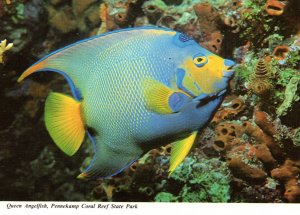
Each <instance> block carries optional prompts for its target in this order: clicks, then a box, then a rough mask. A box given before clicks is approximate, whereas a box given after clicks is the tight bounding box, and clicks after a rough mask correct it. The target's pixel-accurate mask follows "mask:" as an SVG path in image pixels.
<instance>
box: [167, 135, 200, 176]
mask: <svg viewBox="0 0 300 215" xmlns="http://www.w3.org/2000/svg"><path fill="white" fill-rule="evenodd" d="M197 133H198V132H197V131H194V132H193V133H192V134H191V135H190V136H188V137H187V138H185V139H183V140H179V141H177V142H175V143H173V146H172V149H171V158H170V167H169V176H170V175H171V174H172V173H173V171H174V170H175V169H176V167H177V166H178V165H179V164H181V162H182V161H183V160H184V158H185V157H186V156H187V155H188V153H189V152H190V150H191V148H192V146H193V144H194V142H195V139H196V136H197Z"/></svg>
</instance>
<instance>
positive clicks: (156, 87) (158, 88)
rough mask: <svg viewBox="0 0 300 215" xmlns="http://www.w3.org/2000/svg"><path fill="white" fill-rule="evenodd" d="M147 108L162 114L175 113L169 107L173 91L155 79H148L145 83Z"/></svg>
mask: <svg viewBox="0 0 300 215" xmlns="http://www.w3.org/2000/svg"><path fill="white" fill-rule="evenodd" d="M143 87H144V95H145V101H146V106H147V108H148V109H149V110H151V111H153V112H156V113H160V114H170V113H173V110H172V108H171V107H170V105H169V98H170V96H171V95H172V94H173V93H174V91H173V90H171V89H170V88H168V87H167V86H165V85H164V84H162V83H160V82H159V81H156V80H153V79H146V80H145V81H144V83H143Z"/></svg>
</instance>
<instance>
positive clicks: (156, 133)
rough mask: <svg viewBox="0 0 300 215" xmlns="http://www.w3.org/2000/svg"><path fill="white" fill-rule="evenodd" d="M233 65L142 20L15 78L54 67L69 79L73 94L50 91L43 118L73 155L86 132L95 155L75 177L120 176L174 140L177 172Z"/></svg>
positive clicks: (88, 41) (59, 54)
mask: <svg viewBox="0 0 300 215" xmlns="http://www.w3.org/2000/svg"><path fill="white" fill-rule="evenodd" d="M233 65H234V62H233V61H231V60H226V59H223V58H221V57H219V56H216V55H214V54H213V53H211V52H209V51H208V50H206V49H204V48H202V47H201V46H199V44H197V43H196V42H195V41H194V40H193V39H191V38H190V37H188V36H186V35H184V34H182V33H179V32H176V31H173V30H170V29H162V28H156V27H142V28H130V29H122V30H118V31H113V32H109V33H105V34H102V35H99V36H96V37H92V38H89V39H86V40H82V41H79V42H76V43H74V44H71V45H69V46H66V47H64V48H62V49H60V50H58V51H55V52H53V53H51V54H49V55H47V56H46V57H44V58H42V59H41V60H39V61H38V62H37V63H35V64H33V65H32V66H31V67H29V68H28V69H27V70H26V71H25V72H24V73H23V74H22V75H21V76H20V78H19V79H18V82H20V81H22V80H23V79H24V78H26V77H27V76H28V75H30V74H32V73H35V72H45V71H52V72H56V73H59V74H61V75H63V76H64V77H65V79H66V80H67V82H68V83H69V86H70V89H71V92H72V95H73V97H71V96H67V95H63V94H60V93H56V92H51V93H49V95H48V97H47V99H46V102H45V124H46V128H47V130H48V132H49V134H50V136H51V137H52V139H53V141H54V142H55V143H56V145H57V146H58V147H59V148H60V149H61V150H62V151H63V152H65V153H66V154H67V155H69V156H72V155H73V154H74V153H76V152H77V151H78V149H79V147H80V145H81V144H82V142H83V140H84V138H85V135H87V136H88V137H89V138H90V140H91V142H92V143H93V144H94V158H93V160H92V161H91V163H90V164H89V166H88V167H87V169H86V170H84V171H83V173H81V174H80V175H79V176H78V178H99V177H101V178H105V177H110V176H113V175H116V174H118V173H119V172H121V171H122V170H124V169H125V168H127V167H128V166H130V165H131V164H132V163H133V162H135V161H136V160H137V159H139V158H140V157H141V156H142V155H144V154H145V153H146V152H148V151H149V150H151V149H153V148H157V147H160V146H163V145H166V144H169V143H172V144H173V146H172V149H171V157H170V168H169V172H170V173H172V172H173V171H174V169H175V168H176V167H177V166H178V165H179V164H180V163H181V162H182V161H183V160H184V158H185V157H186V156H187V154H188V153H189V151H190V150H191V148H192V146H193V143H194V142H195V139H196V136H197V134H198V133H199V131H201V129H203V127H205V125H207V123H208V122H209V121H210V119H211V118H212V116H213V115H214V113H215V112H216V110H217V108H218V107H219V105H220V103H221V102H222V100H223V98H224V96H225V93H226V90H227V88H228V82H229V80H230V79H231V77H232V76H233V73H234V72H233V70H232V67H233ZM91 130H93V131H94V132H90V131H91Z"/></svg>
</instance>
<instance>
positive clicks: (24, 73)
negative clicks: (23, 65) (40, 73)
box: [17, 60, 45, 83]
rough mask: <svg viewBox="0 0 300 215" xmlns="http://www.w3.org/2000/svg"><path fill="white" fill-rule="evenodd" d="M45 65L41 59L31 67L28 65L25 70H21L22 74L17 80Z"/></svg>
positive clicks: (19, 80) (21, 79)
mask: <svg viewBox="0 0 300 215" xmlns="http://www.w3.org/2000/svg"><path fill="white" fill-rule="evenodd" d="M44 65H45V61H44V60H43V61H41V62H39V63H37V64H35V65H33V66H31V67H29V68H28V69H27V70H26V71H25V72H23V74H22V75H21V76H20V77H19V78H18V80H17V82H19V83H20V82H21V81H23V80H24V79H25V78H26V77H27V76H29V75H31V74H32V73H34V72H35V71H37V70H40V69H42V68H43V67H44Z"/></svg>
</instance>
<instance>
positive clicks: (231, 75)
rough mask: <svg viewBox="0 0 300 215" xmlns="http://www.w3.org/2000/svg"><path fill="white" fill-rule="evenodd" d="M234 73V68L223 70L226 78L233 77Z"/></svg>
mask: <svg viewBox="0 0 300 215" xmlns="http://www.w3.org/2000/svg"><path fill="white" fill-rule="evenodd" d="M233 74H234V70H233V69H230V70H225V71H224V72H223V77H224V78H228V79H230V78H232V77H233Z"/></svg>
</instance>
